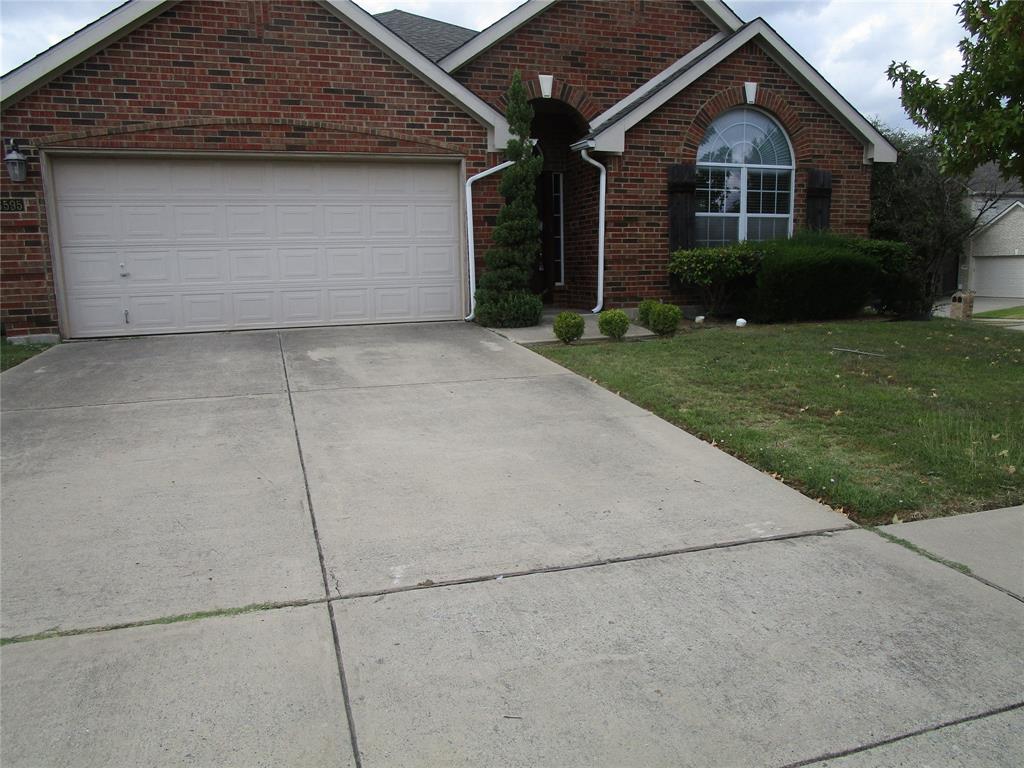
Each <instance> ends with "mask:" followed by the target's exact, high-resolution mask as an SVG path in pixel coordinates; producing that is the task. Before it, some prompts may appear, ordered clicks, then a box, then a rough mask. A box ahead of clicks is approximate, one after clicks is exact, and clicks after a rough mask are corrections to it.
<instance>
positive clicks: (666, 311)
mask: <svg viewBox="0 0 1024 768" xmlns="http://www.w3.org/2000/svg"><path fill="white" fill-rule="evenodd" d="M682 319H683V312H682V310H681V309H679V307H677V306H676V305H675V304H656V305H655V306H654V307H652V308H651V313H650V319H649V320H648V322H647V327H648V328H649V329H650V330H651V331H653V332H654V333H656V334H658V335H659V336H671V335H672V334H673V333H675V332H676V330H677V329H678V328H679V321H680V320H682Z"/></svg>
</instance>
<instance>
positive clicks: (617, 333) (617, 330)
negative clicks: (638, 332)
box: [597, 309, 629, 341]
mask: <svg viewBox="0 0 1024 768" xmlns="http://www.w3.org/2000/svg"><path fill="white" fill-rule="evenodd" d="M597 329H598V330H599V331H601V333H603V334H604V335H605V336H607V337H608V338H610V339H615V341H620V340H621V339H622V337H623V336H625V335H626V331H628V330H629V316H628V315H627V314H626V313H625V312H623V311H622V310H621V309H606V310H605V311H604V312H602V313H601V314H600V315H599V316H598V318H597Z"/></svg>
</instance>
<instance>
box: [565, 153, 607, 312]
mask: <svg viewBox="0 0 1024 768" xmlns="http://www.w3.org/2000/svg"><path fill="white" fill-rule="evenodd" d="M593 146H594V142H592V141H589V142H587V143H586V145H585V146H583V147H579V150H580V157H582V158H583V159H584V160H586V161H587V162H588V163H590V164H591V165H592V166H594V167H595V168H597V169H598V170H599V171H600V172H601V181H600V187H598V200H597V306H595V307H594V308H593V309H592V310H590V311H591V312H593V313H594V314H597V313H598V312H600V311H601V308H602V307H603V306H604V190H605V174H606V173H607V169H606V168H605V167H604V166H603V165H601V163H599V162H597V160H595V159H594V158H592V157H591V156H590V155H588V154H587V149H593ZM576 148H577V147H576V146H575V145H574V146H573V149H576Z"/></svg>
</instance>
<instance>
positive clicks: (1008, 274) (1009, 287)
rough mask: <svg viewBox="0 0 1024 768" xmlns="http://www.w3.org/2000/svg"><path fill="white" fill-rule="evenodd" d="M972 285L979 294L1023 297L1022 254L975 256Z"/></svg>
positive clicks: (994, 296) (1005, 297)
mask: <svg viewBox="0 0 1024 768" xmlns="http://www.w3.org/2000/svg"><path fill="white" fill-rule="evenodd" d="M973 287H974V290H975V291H977V293H978V295H979V296H991V297H993V298H1002V299H1024V256H985V257H978V258H976V259H975V260H974V286H973Z"/></svg>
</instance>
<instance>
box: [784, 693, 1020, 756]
mask: <svg viewBox="0 0 1024 768" xmlns="http://www.w3.org/2000/svg"><path fill="white" fill-rule="evenodd" d="M1022 708H1024V701H1018V702H1015V703H1014V704H1007V705H1005V706H1002V707H996V708H994V709H989V710H985V711H984V712H980V713H977V714H974V715H966V716H965V717H959V718H956V719H954V720H945V721H943V722H941V723H938V724H936V725H929V726H926V727H925V728H919V729H918V730H916V731H910V732H908V733H904V734H901V735H900V736H892V737H890V738H888V739H880V740H878V741H874V742H871V743H869V744H863V745H861V746H859V747H852V748H850V749H845V750H841V751H838V752H829V753H828V754H825V755H819V756H817V757H812V758H808V759H807V760H798V761H797V762H795V763H787V764H786V765H783V766H780V767H779V768H804V766H813V765H817V764H819V763H823V762H826V761H828V760H836V759H838V758H841V757H846V756H848V755H856V754H857V753H859V752H867V751H868V750H871V749H877V748H878V747H884V746H887V745H888V744H895V743H896V742H899V741H904V740H906V739H911V738H913V737H915V736H922V735H924V734H926V733H933V732H935V731H941V730H942V729H943V728H950V727H952V726H954V725H963V724H964V723H972V722H975V721H976V720H984V719H985V718H986V717H993V716H995V715H1002V714H1005V713H1007V712H1013V711H1014V710H1017V709H1022Z"/></svg>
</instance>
